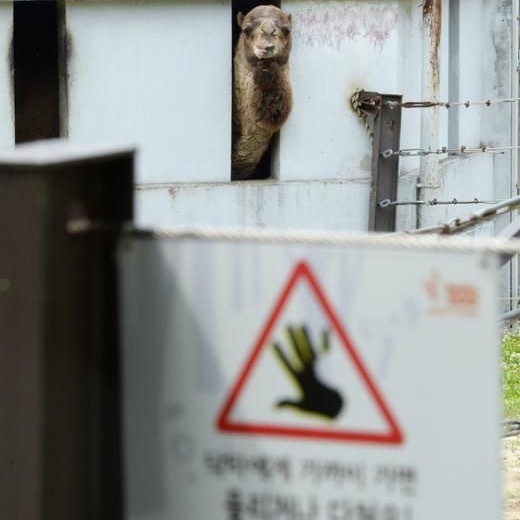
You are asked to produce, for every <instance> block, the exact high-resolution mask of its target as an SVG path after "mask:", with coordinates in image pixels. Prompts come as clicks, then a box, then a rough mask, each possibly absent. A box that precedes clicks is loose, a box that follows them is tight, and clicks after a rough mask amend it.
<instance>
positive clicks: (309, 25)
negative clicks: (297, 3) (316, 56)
mask: <svg viewBox="0 0 520 520" xmlns="http://www.w3.org/2000/svg"><path fill="white" fill-rule="evenodd" d="M398 22H399V5H398V3H390V2H388V1H385V2H371V3H370V4H367V3H366V2H326V3H325V4H323V5H321V6H311V7H305V8H303V9H301V10H299V9H297V10H295V11H294V12H293V34H294V38H295V40H296V41H298V42H300V43H301V44H303V45H304V46H308V47H331V48H334V49H337V50H339V49H340V47H341V45H342V44H343V43H344V42H345V41H347V40H351V41H353V40H361V39H364V40H368V41H369V43H371V44H372V45H373V46H374V47H376V48H378V49H382V48H383V46H384V44H385V42H386V41H387V40H388V38H390V36H391V35H392V33H393V32H394V31H395V30H396V28H397V24H398Z"/></svg>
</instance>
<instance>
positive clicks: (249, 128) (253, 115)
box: [232, 5, 292, 180]
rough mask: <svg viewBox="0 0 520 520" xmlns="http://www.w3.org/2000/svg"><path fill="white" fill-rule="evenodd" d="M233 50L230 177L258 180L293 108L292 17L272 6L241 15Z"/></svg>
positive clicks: (263, 6) (238, 19) (238, 17)
mask: <svg viewBox="0 0 520 520" xmlns="http://www.w3.org/2000/svg"><path fill="white" fill-rule="evenodd" d="M237 22H238V25H239V26H240V29H241V32H240V36H239V39H238V43H237V46H236V49H235V57H234V82H233V152H232V178H233V180H244V179H251V178H255V169H256V167H257V165H258V163H259V162H260V159H261V158H262V155H263V154H264V152H265V151H266V150H267V148H268V146H269V143H270V141H271V137H272V136H273V134H274V133H275V132H277V131H278V130H279V129H280V128H281V127H282V125H283V124H284V123H285V121H286V120H287V117H288V116H289V113H290V111H291V108H292V89H291V83H290V78H289V54H290V51H291V43H292V42H291V29H292V20H291V15H290V14H286V13H284V12H283V11H281V10H280V9H279V8H278V7H275V6H273V5H260V6H257V7H255V8H254V9H252V10H251V11H250V12H249V13H247V15H245V16H244V15H243V14H242V13H238V15H237Z"/></svg>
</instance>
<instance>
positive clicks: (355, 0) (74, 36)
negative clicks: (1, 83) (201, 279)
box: [66, 0, 512, 230]
mask: <svg viewBox="0 0 520 520" xmlns="http://www.w3.org/2000/svg"><path fill="white" fill-rule="evenodd" d="M453 1H454V0H453ZM283 8H284V9H285V10H286V11H288V12H291V13H292V14H293V20H294V31H293V52H292V56H291V76H292V82H293V88H294V109H293V112H292V114H291V116H290V117H289V120H288V122H287V124H286V125H285V127H284V128H283V129H282V131H281V135H280V143H279V149H278V151H277V153H275V159H274V163H273V174H274V179H272V180H268V181H248V182H238V183H230V182H229V179H230V147H231V28H232V24H233V23H235V21H234V20H232V18H231V2H230V1H224V0H199V1H195V2H189V1H188V0H183V1H171V2H168V1H166V0H163V1H158V0H153V1H151V2H145V1H144V0H138V1H132V2H130V1H121V2H114V1H112V2H102V1H88V2H87V1H86V0H80V1H75V2H68V3H67V5H66V9H67V27H68V32H69V34H70V36H71V41H72V53H71V57H70V63H69V72H70V79H69V88H68V90H69V92H68V99H69V125H68V131H69V135H70V137H72V138H74V139H81V140H93V139H94V140H99V139H102V140H110V139H116V140H118V141H120V140H129V141H132V142H134V143H136V144H137V145H138V146H139V149H140V155H139V160H138V165H137V166H138V175H137V181H138V187H137V191H136V201H137V220H138V222H139V223H140V224H142V225H145V226H162V225H164V226H166V225H176V224H182V225H190V224H201V225H212V224H218V225H229V226H282V227H292V228H309V227H311V228H314V229H317V228H325V229H338V230H365V229H366V228H367V224H368V211H369V208H368V200H369V192H370V162H371V154H372V147H371V143H370V140H369V138H368V135H367V133H366V131H365V129H364V128H363V126H362V125H361V123H360V121H359V120H358V118H357V116H356V114H355V113H354V112H353V111H352V110H351V108H350V97H351V95H352V93H353V92H354V91H355V90H356V89H357V88H363V89H365V90H372V91H379V92H381V93H386V94H402V95H403V98H404V100H405V101H409V100H421V99H422V97H423V94H424V91H425V87H424V81H425V78H424V77H423V76H422V70H423V67H424V66H425V63H427V60H429V56H428V54H427V52H426V50H425V47H424V38H423V15H422V11H423V9H422V5H420V4H418V3H417V2H416V1H415V0H327V1H318V0H315V1H313V2H309V1H306V0H285V1H284V2H283ZM510 11H511V3H510V0H507V1H506V2H503V1H502V0H459V12H460V16H459V19H458V20H455V19H454V18H453V16H452V15H453V13H452V12H451V10H450V9H449V2H443V12H442V30H441V40H440V52H439V56H440V59H439V62H440V63H439V71H440V84H439V88H438V95H439V98H440V99H443V100H450V101H453V100H454V99H450V94H451V95H453V93H455V94H456V95H458V96H459V99H472V100H479V99H485V98H488V97H491V98H493V97H508V96H509V95H510V93H511V83H512V73H511V70H512V64H511V55H510V54H511V52H512V51H511V38H510V31H511V20H510V19H508V12H509V13H510ZM450 24H451V25H452V29H453V24H456V25H455V37H454V36H453V34H451V36H450V30H449V27H450ZM452 33H453V30H452ZM450 38H451V40H450ZM454 38H455V39H454ZM454 53H455V54H456V56H457V57H458V59H459V64H458V66H457V68H456V70H455V69H454V65H453V63H454V61H453V56H454V55H455V54H454ZM450 56H451V60H450ZM459 99H457V100H459ZM427 110H428V109H404V110H403V113H402V131H401V148H416V147H420V146H421V145H423V144H426V145H427V146H429V147H431V148H433V149H436V148H438V147H440V146H444V145H448V144H450V145H453V144H456V145H462V144H464V145H467V146H470V147H478V146H480V145H481V144H489V145H495V146H496V145H504V144H505V145H508V144H510V136H511V131H510V130H511V114H512V112H511V107H510V106H509V107H507V106H501V107H492V108H471V109H465V108H458V109H450V110H452V111H453V110H456V111H457V112H458V114H457V115H456V120H454V119H453V116H451V122H450V115H449V114H450V112H449V111H448V110H446V109H439V110H438V113H439V114H438V118H437V119H435V118H431V114H430V113H429V112H427ZM452 113H453V112H452ZM425 117H430V120H431V122H433V124H435V125H437V128H434V129H433V130H432V134H431V135H433V136H435V142H427V143H424V135H423V137H421V126H422V125H423V122H424V118H425ZM454 121H455V122H456V123H457V124H456V125H455V126H454ZM450 140H451V142H449V141H450ZM510 158H511V155H510V154H509V155H508V154H503V155H500V156H490V155H486V156H483V155H480V156H475V157H471V158H467V157H465V158H457V157H441V158H440V159H439V162H438V169H437V178H438V188H435V189H434V190H431V191H429V192H428V194H429V196H430V197H433V196H435V197H436V198H438V199H440V200H451V199H453V198H457V199H459V200H467V199H474V198H475V197H476V198H479V199H480V200H494V199H498V198H504V197H505V196H508V195H509V194H510V193H511V192H512V181H511V160H510ZM420 175H421V161H420V160H419V159H418V158H402V159H401V161H400V182H399V195H398V198H399V199H401V200H415V199H416V198H417V193H416V185H417V182H418V180H419V177H420ZM476 209H477V207H475V206H442V207H441V206H437V207H435V206H433V207H424V208H422V209H421V221H422V222H424V223H428V224H434V223H439V222H443V221H445V219H447V218H451V217H453V216H463V215H466V214H467V213H469V212H472V211H475V210H476ZM417 213H418V212H417V211H416V207H414V206H409V207H408V206H404V207H399V209H398V229H413V228H414V227H415V224H416V221H417Z"/></svg>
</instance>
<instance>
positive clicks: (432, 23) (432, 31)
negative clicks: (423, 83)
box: [423, 0, 442, 91]
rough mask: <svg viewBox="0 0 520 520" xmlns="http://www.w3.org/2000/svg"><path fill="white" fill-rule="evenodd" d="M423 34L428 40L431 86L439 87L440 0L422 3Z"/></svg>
mask: <svg viewBox="0 0 520 520" xmlns="http://www.w3.org/2000/svg"><path fill="white" fill-rule="evenodd" d="M423 24H424V31H425V35H426V36H427V37H428V38H429V40H430V42H429V43H430V57H429V59H430V69H431V88H432V89H433V90H434V91H436V90H437V89H438V87H439V47H440V43H441V26H442V0H425V1H424V3H423Z"/></svg>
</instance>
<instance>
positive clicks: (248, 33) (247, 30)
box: [244, 27, 253, 38]
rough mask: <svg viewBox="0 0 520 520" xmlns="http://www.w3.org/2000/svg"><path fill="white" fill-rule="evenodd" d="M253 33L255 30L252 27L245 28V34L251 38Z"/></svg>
mask: <svg viewBox="0 0 520 520" xmlns="http://www.w3.org/2000/svg"><path fill="white" fill-rule="evenodd" d="M252 32H253V29H252V28H251V27H246V28H244V34H245V35H246V36H247V37H248V38H249V37H250V36H251V33H252Z"/></svg>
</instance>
